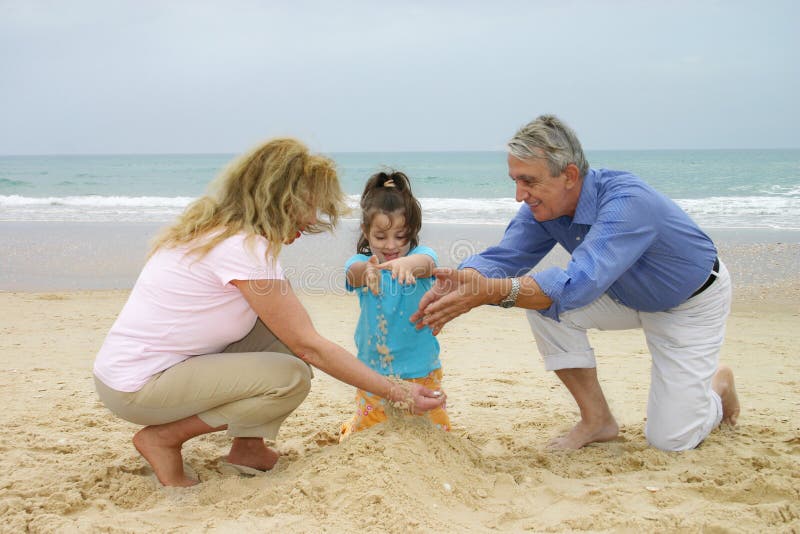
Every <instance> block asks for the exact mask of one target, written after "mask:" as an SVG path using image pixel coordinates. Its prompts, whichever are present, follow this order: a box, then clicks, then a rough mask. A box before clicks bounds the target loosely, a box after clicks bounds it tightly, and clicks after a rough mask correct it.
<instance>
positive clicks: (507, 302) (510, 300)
mask: <svg viewBox="0 0 800 534" xmlns="http://www.w3.org/2000/svg"><path fill="white" fill-rule="evenodd" d="M519 288H520V283H519V278H512V279H511V291H510V292H509V294H508V295H507V296H506V298H504V299H503V300H501V301H500V303H499V304H498V306H500V307H501V308H513V307H514V304H516V303H517V297H518V296H519Z"/></svg>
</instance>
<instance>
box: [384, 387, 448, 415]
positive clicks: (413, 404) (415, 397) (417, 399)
mask: <svg viewBox="0 0 800 534" xmlns="http://www.w3.org/2000/svg"><path fill="white" fill-rule="evenodd" d="M388 399H389V400H390V401H392V403H394V404H395V405H396V406H397V407H398V408H401V409H406V410H408V411H409V412H410V413H412V414H420V413H424V412H427V411H429V410H433V409H435V408H439V407H440V406H444V405H445V402H447V395H445V393H444V391H442V390H436V391H434V390H431V389H428V388H426V387H425V386H423V385H421V384H416V383H414V382H406V381H399V382H396V383H395V385H394V386H393V387H392V389H391V391H390V392H389V397H388Z"/></svg>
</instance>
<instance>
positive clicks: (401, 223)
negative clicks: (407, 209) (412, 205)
mask: <svg viewBox="0 0 800 534" xmlns="http://www.w3.org/2000/svg"><path fill="white" fill-rule="evenodd" d="M361 230H362V231H364V228H363V227H362V229H361ZM366 235H367V241H369V248H370V250H371V251H372V253H373V254H374V255H375V256H377V257H378V261H380V262H381V263H383V262H385V261H390V260H396V259H397V258H402V257H403V256H405V255H406V254H408V251H409V249H410V248H411V242H410V240H409V239H408V230H407V228H406V218H405V216H404V215H403V214H402V213H401V212H399V211H396V212H394V213H392V214H390V215H387V214H385V213H382V212H378V213H376V214H375V215H374V216H373V217H372V221H370V225H369V232H366Z"/></svg>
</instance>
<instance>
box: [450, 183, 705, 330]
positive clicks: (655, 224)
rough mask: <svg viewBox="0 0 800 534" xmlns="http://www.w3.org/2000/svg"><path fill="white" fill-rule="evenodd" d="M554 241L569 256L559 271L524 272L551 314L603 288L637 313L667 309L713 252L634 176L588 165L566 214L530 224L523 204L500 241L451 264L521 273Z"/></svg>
mask: <svg viewBox="0 0 800 534" xmlns="http://www.w3.org/2000/svg"><path fill="white" fill-rule="evenodd" d="M556 243H559V244H560V245H561V246H563V247H564V248H565V249H567V250H568V251H569V252H570V253H571V254H572V258H571V259H570V262H569V264H568V265H567V267H566V269H562V268H559V267H552V268H550V269H546V270H544V271H540V272H537V273H535V274H533V275H532V276H533V278H534V279H535V280H536V282H537V283H538V284H539V286H540V287H541V288H542V291H544V293H545V294H546V295H547V296H549V297H550V298H551V299H552V301H553V304H552V305H551V306H550V307H549V308H548V309H546V310H540V311H541V312H542V313H543V314H544V315H546V316H548V317H550V318H553V319H556V320H558V317H559V314H561V313H563V312H565V311H569V310H573V309H576V308H580V307H582V306H586V305H587V304H589V303H591V302H592V301H594V300H596V299H597V298H599V297H600V296H601V295H603V293H608V294H609V295H610V296H611V297H612V298H614V299H615V300H617V301H618V302H621V303H622V304H624V305H626V306H628V307H630V308H633V309H635V310H640V311H646V312H655V311H663V310H667V309H669V308H672V307H675V306H677V305H679V304H681V303H683V302H685V301H686V300H687V299H688V298H689V296H690V295H691V294H692V293H694V292H695V291H696V290H697V289H698V288H699V287H700V286H701V285H703V283H704V282H705V281H706V279H707V278H708V276H709V274H710V272H711V269H712V267H713V265H714V259H715V258H716V255H717V250H716V248H715V247H714V243H713V242H712V241H711V239H710V238H709V237H708V236H707V235H706V234H705V233H704V232H703V231H702V230H700V228H699V227H698V226H697V224H695V223H694V221H692V220H691V219H690V218H689V216H688V215H687V214H686V213H685V212H684V211H683V210H682V209H681V208H680V207H678V205H677V204H675V202H673V201H672V200H670V199H669V198H667V197H666V196H664V195H662V194H661V193H659V192H658V191H656V190H655V189H653V188H652V187H650V186H649V185H647V184H646V183H645V182H644V181H642V180H641V179H640V178H639V177H637V176H635V175H633V174H631V173H627V172H622V171H612V170H606V169H589V172H588V173H587V174H586V176H585V177H584V180H583V185H582V187H581V193H580V197H579V199H578V206H577V208H576V209H575V215H574V217H569V216H563V217H559V218H557V219H553V220H551V221H545V222H537V221H536V220H535V219H534V218H533V214H532V213H531V211H530V208H529V207H528V206H527V205H526V204H523V205H522V207H521V208H520V210H519V212H518V213H517V215H516V216H515V217H514V219H512V220H511V223H509V225H508V227H507V228H506V232H505V235H503V239H502V240H501V241H500V243H499V244H498V245H497V246H494V247H489V248H488V249H486V250H485V251H483V252H481V253H480V254H477V255H475V256H471V257H469V258H467V259H466V260H464V261H463V262H462V263H461V265H460V266H459V268H462V269H463V268H466V267H471V268H473V269H476V270H477V271H479V272H480V273H481V274H483V275H484V276H487V277H489V278H502V277H511V276H522V275H524V274H525V273H527V272H528V271H530V270H531V269H532V268H533V267H535V266H536V264H538V263H539V261H541V259H542V258H543V257H544V256H545V255H546V254H547V253H548V252H549V251H550V250H551V249H552V248H553V247H554V246H555V244H556Z"/></svg>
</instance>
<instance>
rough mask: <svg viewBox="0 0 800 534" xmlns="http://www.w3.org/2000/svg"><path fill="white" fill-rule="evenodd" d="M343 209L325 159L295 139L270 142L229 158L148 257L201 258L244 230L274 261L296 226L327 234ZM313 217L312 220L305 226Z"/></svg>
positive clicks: (157, 240)
mask: <svg viewBox="0 0 800 534" xmlns="http://www.w3.org/2000/svg"><path fill="white" fill-rule="evenodd" d="M348 211H349V210H348V208H347V205H346V203H345V195H344V193H343V192H342V190H341V187H340V185H339V179H338V177H337V174H336V167H335V164H334V162H333V161H332V160H331V159H329V158H327V157H324V156H320V155H315V154H311V153H310V152H309V151H308V148H307V147H306V146H305V145H304V144H303V143H301V142H300V141H298V140H296V139H291V138H277V139H272V140H269V141H267V142H266V143H264V144H262V145H260V146H258V147H256V148H255V149H253V150H252V151H250V152H249V153H247V154H245V155H243V156H241V157H240V158H238V159H236V160H234V161H233V162H232V163H231V164H230V165H229V166H228V167H227V168H226V169H225V170H224V171H223V172H222V173H221V174H220V175H219V176H218V177H217V178H216V179H215V180H214V181H213V182H211V184H210V185H209V190H208V193H207V194H206V195H205V196H202V197H200V198H199V199H197V200H195V201H194V202H192V203H191V204H189V206H187V207H186V209H185V210H184V212H183V213H182V214H181V215H180V217H179V218H178V220H177V221H176V222H175V223H174V224H173V225H171V226H169V227H167V228H165V229H164V230H163V231H162V232H161V233H159V234H158V235H157V236H156V237H155V239H154V240H153V241H152V244H151V245H152V246H151V250H150V255H151V256H152V255H153V254H154V253H155V252H156V251H157V250H159V249H160V248H174V247H176V246H180V245H189V253H190V254H196V255H197V256H198V258H202V257H203V256H205V255H206V254H207V253H208V252H209V251H211V250H212V249H213V248H214V247H215V246H217V245H218V244H219V243H220V242H222V241H223V240H225V239H227V238H228V237H230V236H232V235H235V234H238V233H240V232H244V233H245V234H247V236H248V239H249V238H251V237H252V236H256V235H260V236H264V237H265V238H266V239H267V241H268V242H269V248H268V252H267V254H268V256H270V255H271V256H272V257H277V256H278V254H279V252H280V249H281V246H282V245H283V244H284V243H285V242H286V241H288V240H291V239H292V238H294V237H295V235H296V234H297V231H298V230H299V229H300V228H301V227H304V229H303V231H304V232H306V233H310V234H315V233H321V232H324V231H331V230H333V228H334V227H335V226H336V224H337V223H338V220H339V217H341V216H342V215H344V214H345V213H347V212H348ZM313 216H316V222H312V223H310V224H309V219H311V218H313ZM321 217H324V218H325V219H326V220H321ZM206 238H207V239H206ZM268 259H269V258H268Z"/></svg>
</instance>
